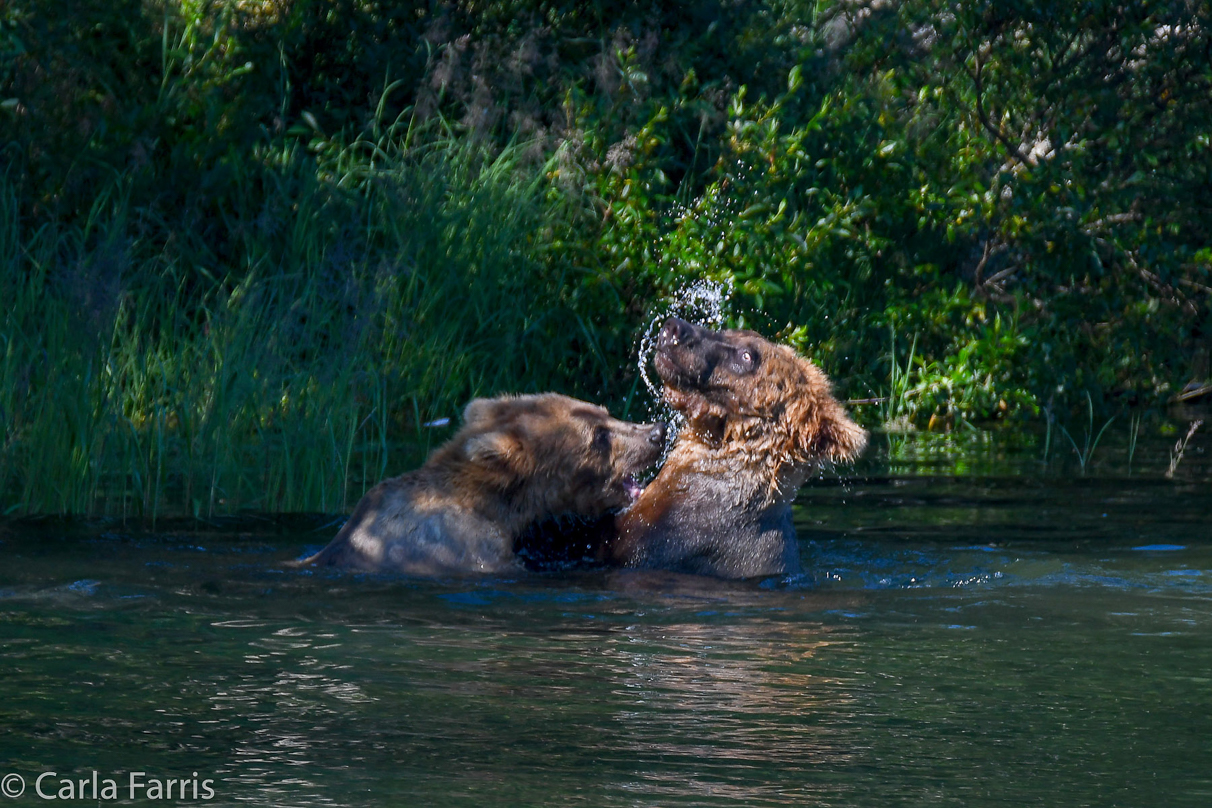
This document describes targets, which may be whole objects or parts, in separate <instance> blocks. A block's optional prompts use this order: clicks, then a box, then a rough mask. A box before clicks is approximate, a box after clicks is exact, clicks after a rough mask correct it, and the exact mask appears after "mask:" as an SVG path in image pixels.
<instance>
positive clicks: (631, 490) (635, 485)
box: [623, 474, 644, 502]
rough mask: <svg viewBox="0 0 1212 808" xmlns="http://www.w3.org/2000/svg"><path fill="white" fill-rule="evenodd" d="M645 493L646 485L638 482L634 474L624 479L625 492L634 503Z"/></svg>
mask: <svg viewBox="0 0 1212 808" xmlns="http://www.w3.org/2000/svg"><path fill="white" fill-rule="evenodd" d="M643 491H644V484H643V483H642V482H640V481H639V480H637V479H636V476H635V475H634V474H628V475H627V476H626V477H624V478H623V492H624V493H625V494H627V497H628V499H630V500H631V501H632V502H635V501H636V500H637V499H639V498H640V494H641V493H642V492H643Z"/></svg>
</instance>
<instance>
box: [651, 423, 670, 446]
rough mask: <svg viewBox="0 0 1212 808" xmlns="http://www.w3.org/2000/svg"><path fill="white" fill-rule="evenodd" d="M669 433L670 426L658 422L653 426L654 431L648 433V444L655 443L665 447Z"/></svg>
mask: <svg viewBox="0 0 1212 808" xmlns="http://www.w3.org/2000/svg"><path fill="white" fill-rule="evenodd" d="M668 433H669V425H668V424H666V423H664V422H663V421H658V422H656V423H655V424H653V425H652V430H651V431H650V432H649V433H648V442H649V443H655V444H656V445H658V446H661V445H664V443H665V435H667V434H668Z"/></svg>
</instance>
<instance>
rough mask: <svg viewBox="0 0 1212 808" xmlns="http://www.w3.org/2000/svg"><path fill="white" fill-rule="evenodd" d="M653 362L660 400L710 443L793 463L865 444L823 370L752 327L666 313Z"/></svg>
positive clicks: (854, 451) (839, 456) (833, 456)
mask: <svg viewBox="0 0 1212 808" xmlns="http://www.w3.org/2000/svg"><path fill="white" fill-rule="evenodd" d="M654 363H655V365H656V369H657V373H658V374H659V375H660V377H661V381H662V382H663V383H664V388H665V389H664V393H665V400H666V401H668V402H669V405H670V406H671V407H673V408H674V409H675V410H677V411H678V412H680V413H682V414H683V415H685V416H686V420H687V424H688V426H689V427H690V429H691V431H692V433H693V434H694V435H696V436H698V437H699V438H700V439H702V440H705V441H707V442H709V443H713V444H717V443H724V444H734V445H736V446H738V447H745V448H746V449H747V450H750V451H763V452H766V453H767V454H768V455H769V456H771V457H773V458H774V459H775V460H787V461H790V462H795V463H808V462H817V461H828V462H840V461H847V460H853V459H854V458H855V457H857V456H858V454H859V452H861V451H862V449H863V446H864V445H865V444H866V441H867V433H866V432H864V431H863V429H862V428H861V427H859V426H858V424H856V423H854V421H852V420H850V417H849V416H848V415H847V414H846V411H845V409H843V407H842V405H841V404H839V403H838V401H837V400H836V399H835V398H834V397H833V393H832V386H831V385H830V383H829V379H828V378H827V377H826V376H825V374H824V373H822V372H821V371H820V369H819V368H817V367H816V365H814V364H812V363H811V362H809V361H808V360H807V359H804V358H803V357H801V356H800V355H799V354H797V353H796V352H795V351H794V350H792V349H791V348H789V347H787V346H786V345H776V344H775V343H772V342H770V341H768V340H766V339H764V338H763V337H761V336H760V335H759V334H756V333H754V332H753V331H712V330H710V329H707V328H703V327H701V326H697V325H694V324H692V323H688V322H686V321H685V320H681V319H678V318H676V317H670V318H669V319H668V320H666V321H665V323H664V325H663V326H662V327H661V331H660V333H659V335H658V336H657V348H656V354H655V362H654Z"/></svg>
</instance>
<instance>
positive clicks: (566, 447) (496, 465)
mask: <svg viewBox="0 0 1212 808" xmlns="http://www.w3.org/2000/svg"><path fill="white" fill-rule="evenodd" d="M463 418H464V421H465V424H464V426H463V429H462V430H461V432H460V434H459V435H458V436H456V438H455V440H454V441H452V443H454V444H455V445H456V446H457V447H458V448H459V450H460V452H461V453H462V456H463V458H464V460H465V462H466V463H467V464H468V465H469V467H470V470H471V472H472V474H473V475H474V476H475V478H476V480H477V484H479V483H482V484H485V485H490V486H492V487H494V488H495V489H496V490H497V491H498V492H500V493H501V494H502V497H503V499H504V500H506V501H507V502H508V503H509V505H510V507H511V509H513V511H514V513H515V514H519V515H520V514H526V515H527V516H528V517H529V518H542V517H545V516H554V515H560V514H572V515H577V516H585V517H591V518H596V517H598V516H602V515H604V514H606V513H607V512H609V511H612V510H617V509H620V508H625V507H627V506H628V505H630V504H631V503H632V502H634V501H635V499H636V497H638V496H639V493H640V491H641V490H642V486H641V485H640V483H639V481H638V480H637V475H638V474H639V473H640V472H642V471H644V470H645V469H646V468H648V467H649V466H651V465H653V464H654V463H656V461H657V460H658V459H659V458H660V456H661V452H662V451H663V450H664V446H665V433H666V426H665V424H662V423H657V424H633V423H629V422H627V421H620V420H618V419H616V418H612V417H611V416H610V413H608V412H607V411H606V410H605V409H604V408H602V407H599V406H596V405H594V404H589V403H586V402H584V401H579V400H577V399H575V398H569V397H567V396H562V395H558V394H555V393H544V394H541V395H526V396H503V397H500V398H492V399H486V398H478V399H475V400H474V401H472V402H471V403H470V404H468V405H467V408H466V409H465V410H464V413H463Z"/></svg>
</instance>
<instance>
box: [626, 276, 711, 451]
mask: <svg viewBox="0 0 1212 808" xmlns="http://www.w3.org/2000/svg"><path fill="white" fill-rule="evenodd" d="M731 297H732V278H727V279H725V280H724V281H713V280H707V279H701V280H697V281H694V282H693V283H690V284H687V285H686V286H683V287H682V288H681V289H679V290H677V291H676V292H675V293H674V294H673V295H672V296H671V297H669V298H666V299H665V300H663V301H661V302H660V303H659V304H658V305H657V306H656V309H655V312H654V314H653V318H652V321H651V322H649V323H648V327H647V328H646V329H644V335H643V336H642V337H641V338H640V349H639V353H638V356H637V362H638V363H639V369H640V378H642V379H643V380H644V386H645V387H647V388H648V393H649V395H651V396H652V407H651V409H652V411H653V412H655V413H657V414H659V415H660V416H661V417H662V420H664V421H667V422H669V424H670V426H672V427H673V429H671V430H670V431H669V438H668V443H667V444H666V449H668V448H669V445H671V444H672V442H673V438H674V436H676V434H677V431H678V429H679V428H680V427H681V425H682V422H683V420H684V419H683V418H682V416H681V414H680V413H678V412H675V411H674V410H673V409H672V408H670V407H669V405H668V404H666V403H665V401H664V396H662V395H661V387H660V385H659V384H658V383H656V382H654V381H653V379H652V376H651V375H650V373H649V368H650V366H651V364H652V354H653V352H654V351H655V350H656V338H657V334H658V333H659V332H660V330H661V324H662V323H664V322H665V320H666V319H667V318H669V317H681V318H682V319H683V320H686V321H687V322H691V323H695V324H697V325H702V326H706V327H708V328H716V329H718V328H721V327H722V326H723V325H724V309H725V307H726V306H727V304H728V301H729V300H730V299H731Z"/></svg>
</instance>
